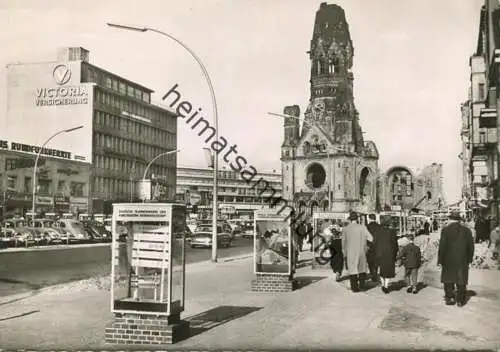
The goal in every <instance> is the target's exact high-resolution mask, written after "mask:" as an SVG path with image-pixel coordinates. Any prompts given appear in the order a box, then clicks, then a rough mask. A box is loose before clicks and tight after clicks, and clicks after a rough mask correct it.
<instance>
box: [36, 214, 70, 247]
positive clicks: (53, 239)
mask: <svg viewBox="0 0 500 352" xmlns="http://www.w3.org/2000/svg"><path fill="white" fill-rule="evenodd" d="M28 223H29V225H30V227H31V228H35V229H40V230H41V231H43V233H44V238H45V241H46V243H47V244H49V243H62V242H65V241H67V240H68V233H67V232H66V231H65V230H63V229H60V228H57V227H53V226H54V223H55V221H54V220H52V219H35V220H34V221H33V220H31V221H29V222H28Z"/></svg>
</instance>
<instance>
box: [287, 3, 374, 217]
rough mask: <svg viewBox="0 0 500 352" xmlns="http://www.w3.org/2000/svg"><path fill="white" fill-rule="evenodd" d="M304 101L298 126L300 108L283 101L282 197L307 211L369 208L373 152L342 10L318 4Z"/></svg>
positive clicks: (371, 198)
mask: <svg viewBox="0 0 500 352" xmlns="http://www.w3.org/2000/svg"><path fill="white" fill-rule="evenodd" d="M308 54H309V57H310V62H311V80H310V83H311V86H310V89H311V93H310V100H309V105H308V107H307V109H306V110H305V113H304V118H303V121H304V123H303V124H302V128H301V127H300V120H299V119H297V118H300V108H299V106H297V105H292V106H286V107H285V108H284V114H285V115H289V116H295V117H297V118H293V117H286V118H285V121H284V140H283V144H282V146H281V164H282V175H283V196H284V197H283V198H285V199H288V200H293V203H294V205H295V206H296V209H299V211H306V212H307V213H309V214H312V213H313V212H318V211H319V212H322V211H332V212H348V211H349V210H355V211H359V212H363V213H368V212H374V211H375V210H376V205H377V193H378V192H377V179H378V176H379V170H378V159H379V154H378V151H377V147H376V145H375V143H374V142H371V141H365V140H364V139H363V131H362V128H361V125H360V122H359V113H358V111H357V110H356V107H355V104H354V92H353V81H354V77H353V73H352V72H351V68H352V65H353V56H354V48H353V43H352V40H351V36H350V34H349V25H348V24H347V21H346V17H345V13H344V10H343V9H342V8H341V7H340V6H338V5H333V4H326V3H322V4H321V6H320V9H319V10H318V11H317V13H316V20H315V24H314V32H313V36H312V40H311V47H310V51H309V52H308Z"/></svg>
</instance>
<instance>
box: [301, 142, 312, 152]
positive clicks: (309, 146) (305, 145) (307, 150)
mask: <svg viewBox="0 0 500 352" xmlns="http://www.w3.org/2000/svg"><path fill="white" fill-rule="evenodd" d="M303 151H304V155H309V153H311V144H310V143H309V142H305V143H304V149H303Z"/></svg>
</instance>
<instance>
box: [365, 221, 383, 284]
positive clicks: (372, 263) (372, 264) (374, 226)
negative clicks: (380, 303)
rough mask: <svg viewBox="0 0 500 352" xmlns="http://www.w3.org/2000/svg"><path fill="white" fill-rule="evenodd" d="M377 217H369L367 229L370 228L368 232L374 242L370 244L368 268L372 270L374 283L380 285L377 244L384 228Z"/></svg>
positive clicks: (367, 258)
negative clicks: (376, 255) (376, 252)
mask: <svg viewBox="0 0 500 352" xmlns="http://www.w3.org/2000/svg"><path fill="white" fill-rule="evenodd" d="M376 219H377V218H376V216H375V214H370V215H368V221H369V223H368V225H366V227H367V228H368V231H370V234H371V235H372V237H373V242H368V251H367V252H366V260H367V261H368V267H369V269H370V276H371V279H372V282H375V283H379V278H378V263H377V261H376V260H375V246H376V243H377V236H378V234H379V233H380V232H381V231H383V229H382V226H380V225H379V224H378V223H377V221H376Z"/></svg>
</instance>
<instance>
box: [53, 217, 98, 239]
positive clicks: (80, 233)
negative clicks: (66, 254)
mask: <svg viewBox="0 0 500 352" xmlns="http://www.w3.org/2000/svg"><path fill="white" fill-rule="evenodd" d="M54 227H56V228H59V229H62V230H65V231H66V232H67V233H68V235H69V241H70V242H75V241H88V240H90V236H89V235H88V234H87V232H86V231H85V228H84V227H83V224H82V223H81V222H80V221H78V220H72V219H60V220H57V221H56V222H55V223H54Z"/></svg>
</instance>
